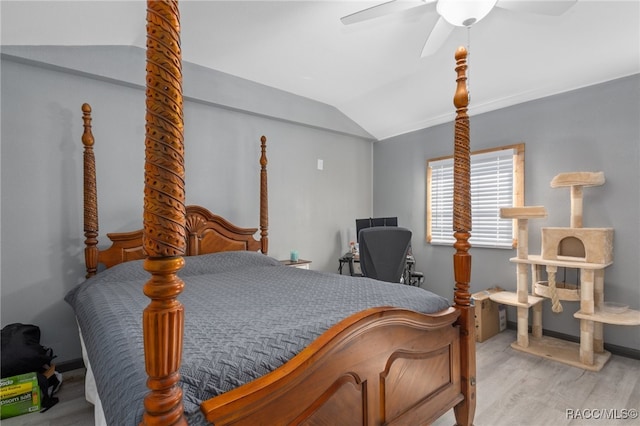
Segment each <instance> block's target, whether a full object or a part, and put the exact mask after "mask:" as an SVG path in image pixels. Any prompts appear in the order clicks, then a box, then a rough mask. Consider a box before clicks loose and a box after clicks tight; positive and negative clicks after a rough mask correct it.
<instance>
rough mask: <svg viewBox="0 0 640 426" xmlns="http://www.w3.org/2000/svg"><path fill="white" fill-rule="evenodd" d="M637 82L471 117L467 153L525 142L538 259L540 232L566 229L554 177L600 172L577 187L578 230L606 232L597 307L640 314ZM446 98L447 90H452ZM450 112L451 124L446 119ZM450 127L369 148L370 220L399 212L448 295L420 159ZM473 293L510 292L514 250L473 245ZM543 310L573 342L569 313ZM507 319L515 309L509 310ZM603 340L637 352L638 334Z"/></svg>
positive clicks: (569, 309)
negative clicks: (610, 259)
mask: <svg viewBox="0 0 640 426" xmlns="http://www.w3.org/2000/svg"><path fill="white" fill-rule="evenodd" d="M639 86H640V76H639V75H633V76H630V77H627V78H622V79H619V80H614V81H611V82H607V83H603V84H599V85H596V86H592V87H588V88H584V89H581V90H577V91H572V92H568V93H563V94H559V95H556V96H552V97H548V98H545V99H540V100H537V101H533V102H527V103H524V104H520V105H516V106H513V107H510V108H506V109H501V110H498V111H493V112H490V113H485V114H481V115H478V116H473V115H472V114H471V146H472V150H477V149H483V148H490V147H495V146H500V145H509V144H513V143H518V142H524V143H525V144H526V146H525V150H526V152H525V204H526V205H544V206H545V207H546V209H547V212H548V217H547V219H542V220H531V221H529V231H530V232H529V233H530V237H529V252H530V253H531V254H536V253H540V228H541V227H542V226H569V218H570V203H569V200H570V198H569V190H568V189H552V188H550V185H549V184H550V182H551V179H552V178H553V177H554V176H555V175H557V174H558V173H561V172H573V171H603V172H604V173H605V177H606V183H605V185H603V186H601V187H593V188H585V190H584V226H585V227H613V228H614V229H615V236H614V263H613V265H612V266H610V267H608V268H607V269H606V271H605V300H609V301H614V302H624V303H628V304H629V305H630V306H631V307H632V308H634V309H640V285H639V284H638V283H639V281H638V277H639V276H640V246H639V241H640V185H639V182H640V127H639V117H640V89H639ZM452 94H453V89H452ZM453 111H454V109H453V106H452V117H453ZM471 112H472V111H471ZM452 152H453V124H444V125H439V126H435V127H431V128H428V129H423V130H419V131H416V132H413V133H410V134H405V135H402V136H398V137H395V138H391V139H388V140H385V141H381V142H377V143H375V144H374V155H373V156H374V165H373V170H374V179H373V186H374V200H373V213H374V215H376V216H378V215H397V216H399V221H400V223H401V224H403V225H405V226H407V227H409V228H411V229H412V230H413V231H414V236H413V249H414V255H415V256H416V261H417V265H418V269H419V270H422V271H424V272H425V276H426V282H427V288H429V289H433V290H434V291H435V292H436V293H439V294H442V295H444V296H447V297H452V296H453V288H452V287H453V268H452V266H450V265H451V264H452V255H453V252H454V250H453V248H451V247H446V246H431V245H429V244H427V243H426V241H425V233H426V225H425V217H426V216H425V194H426V161H427V160H428V159H429V158H434V157H439V156H446V155H451V154H452ZM471 254H472V256H473V262H472V276H471V277H472V278H471V281H472V283H471V289H472V292H476V291H480V290H483V289H485V288H487V287H490V286H493V285H496V284H497V285H500V286H502V287H503V288H505V289H508V290H515V278H516V274H515V265H514V264H512V263H510V262H509V258H511V257H514V256H515V255H516V253H515V250H500V249H487V248H475V249H474V248H472V249H471ZM578 309H579V307H578V303H577V302H564V312H563V313H561V314H555V313H553V312H551V309H550V303H545V304H544V308H543V328H544V329H547V330H552V331H555V332H558V333H564V334H568V335H571V336H576V337H577V336H579V321H578V320H576V319H574V318H573V313H574V312H576V311H577V310H578ZM507 314H508V319H509V320H510V321H515V320H516V317H515V310H514V309H513V308H509V309H508V312H507ZM605 342H606V343H610V344H614V345H619V346H623V347H626V348H632V349H636V350H638V349H640V327H637V326H636V327H624V326H609V325H606V326H605Z"/></svg>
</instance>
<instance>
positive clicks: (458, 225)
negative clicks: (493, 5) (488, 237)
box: [453, 47, 476, 425]
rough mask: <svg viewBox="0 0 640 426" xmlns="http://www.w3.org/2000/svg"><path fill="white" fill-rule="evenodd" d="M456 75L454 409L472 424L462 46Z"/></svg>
mask: <svg viewBox="0 0 640 426" xmlns="http://www.w3.org/2000/svg"><path fill="white" fill-rule="evenodd" d="M455 57H456V72H457V73H458V77H457V78H456V81H457V83H458V84H457V88H456V93H455V95H454V98H453V104H454V105H455V107H456V119H455V131H454V133H455V136H454V144H455V146H454V160H453V161H454V166H453V170H454V177H453V178H454V184H453V185H454V189H453V194H454V195H453V230H454V236H455V238H456V242H455V243H454V245H453V246H454V247H455V249H456V253H455V254H454V255H453V269H454V279H455V281H456V285H455V291H454V296H453V298H454V303H455V306H456V308H457V309H459V310H460V318H459V319H458V322H457V324H458V326H459V327H460V335H461V337H460V352H461V354H460V355H461V359H462V360H463V364H462V366H461V368H462V371H461V373H462V393H463V395H464V401H462V402H461V403H460V404H458V405H457V406H456V407H455V408H454V411H455V415H456V422H457V424H459V425H470V424H472V423H473V417H474V414H475V407H476V362H475V357H476V355H475V353H476V335H475V319H474V311H475V309H474V306H473V305H471V293H469V283H470V282H471V255H470V254H469V253H468V251H469V248H470V247H471V245H470V244H469V241H468V240H469V237H470V236H471V234H470V232H469V231H471V190H470V185H471V184H470V170H471V157H470V149H469V116H468V115H467V106H468V105H469V92H468V91H467V76H466V70H467V50H466V49H465V48H464V47H459V48H458V50H456V55H455Z"/></svg>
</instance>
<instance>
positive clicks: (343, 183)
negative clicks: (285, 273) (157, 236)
mask: <svg viewBox="0 0 640 426" xmlns="http://www.w3.org/2000/svg"><path fill="white" fill-rule="evenodd" d="M2 49H3V52H2V53H3V55H2V63H1V66H2V87H1V88H2V133H1V136H2V145H1V158H2V162H1V172H2V175H1V191H2V193H1V194H2V206H1V220H2V222H1V231H2V233H1V245H0V249H1V253H2V260H1V262H2V263H1V286H2V287H1V290H2V293H1V296H2V297H1V308H2V312H1V320H2V325H3V326H4V325H6V324H9V323H12V322H25V323H34V324H37V325H39V326H40V327H41V328H42V335H43V343H44V344H45V345H48V346H51V347H53V348H54V350H55V352H56V353H57V354H58V359H57V361H58V362H62V361H67V360H72V359H77V358H80V356H81V354H80V345H79V340H78V337H77V328H76V325H75V320H74V316H73V313H72V310H71V309H70V308H69V307H68V305H66V303H65V302H64V301H63V297H64V295H65V294H66V292H67V291H68V290H69V289H71V288H72V287H73V286H74V285H75V284H77V283H78V282H80V281H81V280H82V277H83V276H84V273H85V272H84V259H83V248H84V245H83V241H84V235H83V227H82V226H83V225H82V144H81V141H80V137H81V135H82V113H81V109H80V107H81V105H82V103H84V102H88V103H90V104H91V105H92V107H93V113H94V114H93V115H94V120H93V133H94V135H95V138H96V145H95V152H96V159H97V174H98V200H99V217H100V231H101V238H100V241H101V244H100V245H101V246H102V247H104V244H105V243H106V237H105V236H104V235H105V233H106V232H116V231H127V230H134V229H138V228H140V227H141V225H142V198H143V167H144V113H145V106H144V103H145V94H144V88H143V85H144V51H142V50H140V49H135V48H119V47H118V48H116V47H99V48H41V47H38V48H28V47H13V48H11V47H7V46H3V48H2ZM96 50H99V53H100V54H99V55H96V54H95V52H96ZM184 90H185V105H184V115H185V132H184V135H185V151H186V153H185V162H186V191H187V195H186V202H187V204H200V205H203V206H205V207H207V208H209V209H210V210H212V211H213V212H215V213H217V214H220V215H222V216H224V217H226V218H228V219H229V220H231V221H232V222H234V223H235V224H237V225H239V226H246V227H252V226H257V225H258V217H259V200H258V195H259V163H258V160H259V156H260V142H259V140H260V136H261V135H266V136H267V138H268V148H267V151H268V152H267V155H268V159H269V209H270V222H269V225H270V228H269V237H270V250H269V254H271V255H272V256H274V257H276V258H280V259H282V258H287V257H288V256H289V252H290V250H291V249H297V250H298V251H299V253H300V257H301V258H304V259H310V260H312V261H313V263H312V265H311V267H312V269H318V270H327V271H335V270H336V268H337V263H338V262H337V258H338V257H339V255H340V253H341V252H342V251H343V248H342V246H341V240H340V232H341V231H342V230H343V229H344V228H345V227H347V226H349V225H351V224H352V223H353V220H354V218H355V217H360V216H364V217H366V216H368V215H369V214H370V211H371V206H372V195H371V177H372V170H371V155H372V146H371V145H372V144H371V140H370V138H369V137H368V135H367V134H366V132H364V131H363V130H362V129H360V128H359V127H358V126H357V125H355V124H354V123H353V122H350V121H349V120H348V119H346V117H344V116H343V115H341V114H340V113H339V112H338V111H337V110H335V109H334V108H332V107H329V106H327V105H323V104H319V103H315V102H312V101H309V100H307V99H302V98H299V97H296V96H293V95H291V94H288V93H285V92H280V91H277V90H274V89H272V88H268V87H265V86H260V85H257V84H255V83H251V82H247V81H244V80H241V79H237V78H235V77H232V76H228V75H224V74H221V73H217V72H215V71H211V70H205V69H203V68H201V67H197V66H194V65H192V64H185V65H184ZM317 159H323V160H324V170H323V171H319V170H317V168H316V165H317Z"/></svg>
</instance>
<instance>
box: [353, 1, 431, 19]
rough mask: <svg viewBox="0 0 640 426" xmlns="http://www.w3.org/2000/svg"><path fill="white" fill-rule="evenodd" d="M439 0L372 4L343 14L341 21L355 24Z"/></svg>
mask: <svg viewBox="0 0 640 426" xmlns="http://www.w3.org/2000/svg"><path fill="white" fill-rule="evenodd" d="M435 1H437V0H422V1H396V0H391V1H388V2H386V3H381V4H378V5H376V6H372V7H370V8H368V9H364V10H360V11H358V12H355V13H352V14H350V15H346V16H343V17H342V18H340V21H342V23H343V24H344V25H350V24H355V23H358V22H363V21H368V20H370V19H374V18H378V17H380V16H384V15H389V14H391V13H395V12H399V11H402V10H407V9H412V8H414V7H417V6H421V5H422V4H424V3H434V2H435Z"/></svg>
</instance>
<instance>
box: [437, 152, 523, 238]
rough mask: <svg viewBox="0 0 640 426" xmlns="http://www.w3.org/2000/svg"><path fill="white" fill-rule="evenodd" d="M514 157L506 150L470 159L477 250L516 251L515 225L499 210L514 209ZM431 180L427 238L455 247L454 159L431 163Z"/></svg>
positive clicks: (485, 153)
mask: <svg viewBox="0 0 640 426" xmlns="http://www.w3.org/2000/svg"><path fill="white" fill-rule="evenodd" d="M515 154H516V151H515V150H514V149H513V148H507V149H499V150H494V151H489V152H482V153H478V154H472V155H471V218H472V230H471V238H470V239H469V242H470V243H471V245H472V246H474V247H498V248H513V221H512V220H511V219H501V218H500V208H501V207H511V206H513V205H514V178H515ZM428 180H429V182H428V189H429V194H428V201H429V203H428V204H429V205H428V206H427V209H428V215H427V217H428V223H427V233H428V235H427V238H428V240H429V242H430V243H432V244H449V245H450V244H453V243H454V242H455V239H454V237H453V158H446V159H442V160H435V161H429V163H428Z"/></svg>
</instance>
